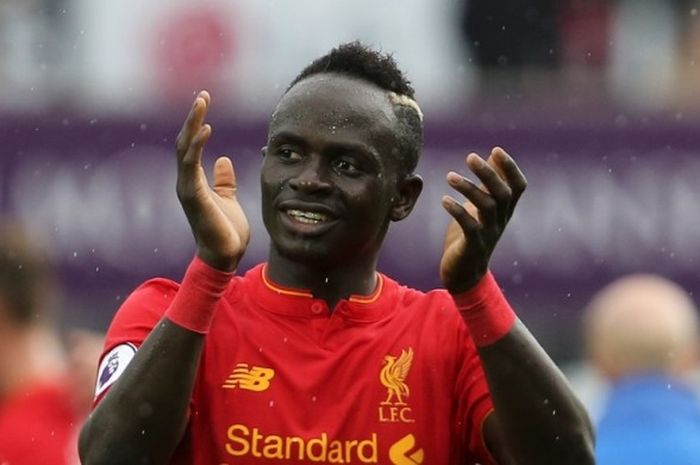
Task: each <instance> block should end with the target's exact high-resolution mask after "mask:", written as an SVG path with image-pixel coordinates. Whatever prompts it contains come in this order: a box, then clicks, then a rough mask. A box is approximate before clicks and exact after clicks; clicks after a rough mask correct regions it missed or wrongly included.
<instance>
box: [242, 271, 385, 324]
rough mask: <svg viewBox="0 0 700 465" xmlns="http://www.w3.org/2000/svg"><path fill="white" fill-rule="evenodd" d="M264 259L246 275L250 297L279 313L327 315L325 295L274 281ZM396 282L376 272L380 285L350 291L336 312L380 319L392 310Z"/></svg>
mask: <svg viewBox="0 0 700 465" xmlns="http://www.w3.org/2000/svg"><path fill="white" fill-rule="evenodd" d="M266 268H267V264H266V263H263V264H260V265H258V266H256V267H254V268H252V269H251V270H250V271H248V272H247V273H246V276H245V279H246V281H248V282H249V283H250V285H251V286H252V289H253V292H252V294H251V297H252V299H253V301H254V302H255V303H257V304H258V305H259V306H261V307H262V308H263V309H265V310H267V311H270V312H273V313H277V314H280V315H287V316H294V317H306V318H328V317H329V316H330V314H331V312H330V311H329V309H328V306H327V305H326V302H325V301H324V300H323V299H317V298H315V297H314V296H313V294H312V293H311V291H310V290H308V289H295V288H289V287H285V286H282V285H280V284H278V283H275V282H274V281H272V280H271V279H270V278H269V277H268V276H267V274H266ZM397 287H398V286H397V284H396V282H395V281H393V280H392V279H390V278H388V277H387V276H385V275H383V274H381V273H377V285H376V287H375V289H374V291H373V292H372V294H370V295H351V296H350V297H348V298H347V299H342V300H341V301H340V302H338V304H337V305H336V307H335V309H334V310H333V314H337V315H340V316H341V317H342V318H345V319H347V320H351V321H357V322H372V321H377V320H379V319H380V318H381V317H382V316H383V315H384V314H386V313H388V312H389V311H390V308H391V307H392V305H391V304H390V303H391V301H392V299H393V295H395V294H396V289H397Z"/></svg>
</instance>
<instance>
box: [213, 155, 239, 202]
mask: <svg viewBox="0 0 700 465" xmlns="http://www.w3.org/2000/svg"><path fill="white" fill-rule="evenodd" d="M236 188H237V186H236V172H235V171H234V170H233V162H231V159H230V158H229V157H226V156H222V157H219V158H218V159H217V160H216V163H215V164H214V185H213V189H214V192H216V193H217V194H218V195H219V196H220V197H225V198H230V199H232V198H234V197H236Z"/></svg>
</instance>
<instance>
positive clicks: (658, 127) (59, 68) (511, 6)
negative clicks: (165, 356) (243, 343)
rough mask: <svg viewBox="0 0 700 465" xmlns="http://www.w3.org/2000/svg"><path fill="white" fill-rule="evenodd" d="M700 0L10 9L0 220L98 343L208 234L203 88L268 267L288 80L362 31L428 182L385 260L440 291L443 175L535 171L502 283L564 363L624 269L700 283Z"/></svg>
mask: <svg viewBox="0 0 700 465" xmlns="http://www.w3.org/2000/svg"><path fill="white" fill-rule="evenodd" d="M699 8H700V2H699V1H697V0H617V1H613V0H518V1H515V0H500V1H495V0H471V1H466V2H461V1H458V0H438V1H435V0H402V1H401V2H399V1H394V0H387V1H382V2H376V1H370V0H353V1H334V2H327V1H322V0H296V1H294V2H272V1H263V0H236V1H224V0H219V1H213V0H212V1H209V0H207V1H202V2H191V1H182V0H168V1H165V0H158V1H151V2H137V1H135V0H123V1H121V2H106V1H101V0H2V1H1V2H0V209H1V213H2V214H3V215H5V216H10V217H13V218H15V219H16V220H18V221H19V222H21V223H23V224H24V225H25V226H26V227H27V228H28V230H29V231H30V232H31V234H32V235H33V236H34V237H37V238H38V240H39V241H40V242H41V243H42V244H44V246H45V247H47V248H48V249H49V251H50V255H51V258H52V260H53V262H54V263H55V265H56V268H57V269H58V272H59V276H60V289H61V298H60V299H57V300H55V302H54V304H53V305H54V306H56V307H57V309H58V313H59V315H60V321H61V324H62V325H63V326H64V327H66V328H86V329H92V330H97V331H104V330H105V329H106V327H107V325H108V323H109V321H110V319H111V317H112V315H113V314H114V312H115V311H116V309H117V308H118V306H119V305H120V303H121V302H122V301H123V300H124V298H125V297H126V296H127V295H128V294H129V292H130V291H131V290H132V289H133V288H134V287H135V286H136V285H138V284H139V283H140V282H141V281H143V280H144V279H146V278H148V277H151V276H155V275H161V276H168V277H171V278H174V279H180V277H181V275H182V273H183V271H184V269H185V266H186V264H187V263H188V261H189V260H190V258H191V257H192V255H193V250H194V246H193V241H192V238H191V235H190V232H189V228H188V226H187V223H186V220H185V217H184V215H183V214H182V213H181V211H180V208H179V205H178V203H177V199H176V196H175V188H174V179H175V163H174V150H173V147H174V139H175V136H176V134H177V132H178V130H179V127H180V124H181V121H182V120H183V118H184V116H185V114H186V113H187V111H188V108H189V105H190V103H191V100H192V98H193V96H194V94H195V93H196V91H198V90H199V89H202V88H206V89H209V90H210V91H211V93H212V95H213V109H212V113H211V114H210V117H209V120H210V122H211V124H212V125H213V128H214V134H213V137H212V140H211V142H210V144H209V146H208V155H207V157H208V160H209V162H211V161H213V159H214V157H215V156H217V155H220V154H222V153H225V154H228V155H230V156H232V157H233V159H234V162H235V163H236V166H237V172H238V178H239V182H240V184H241V188H240V195H241V197H242V203H243V205H244V207H245V209H246V211H247V214H248V216H249V219H250V220H251V224H252V227H253V238H252V243H251V246H250V249H249V252H248V253H247V255H246V258H245V262H244V265H243V268H247V267H249V266H250V265H252V264H254V263H257V262H258V261H260V260H263V259H264V258H265V255H266V250H267V234H266V232H265V230H264V228H263V226H262V222H261V219H260V214H259V210H260V201H259V196H260V195H259V187H258V169H259V166H260V162H261V157H260V148H261V147H262V146H263V145H264V143H265V138H266V124H267V119H268V117H269V115H270V114H271V112H272V110H273V108H274V106H275V103H276V101H277V100H278V99H279V97H280V96H281V94H282V92H283V91H284V89H285V88H286V86H287V84H288V82H289V81H290V80H291V79H292V78H293V77H294V76H295V75H296V74H297V73H298V72H299V71H300V70H301V68H303V67H304V66H305V65H306V64H307V63H308V62H310V61H311V60H312V59H314V58H315V57H317V56H319V55H321V54H323V53H325V52H326V51H327V50H329V49H330V48H332V47H333V46H335V45H337V44H339V43H341V42H344V41H350V40H355V39H360V40H362V41H364V42H367V43H369V44H372V45H374V46H376V47H378V48H380V49H382V50H384V51H387V52H392V53H394V56H395V58H396V59H397V61H398V62H399V64H400V66H401V67H402V68H404V69H405V71H406V72H407V74H408V76H409V78H410V79H411V80H412V81H413V83H414V85H415V88H416V92H417V97H418V101H419V103H420V105H421V107H422V108H423V111H424V113H425V148H424V153H423V158H422V160H421V163H420V166H419V172H420V173H421V174H422V175H423V177H424V179H425V181H426V189H425V191H424V194H423V196H422V198H421V200H420V202H419V204H418V207H417V209H416V211H415V212H414V213H413V214H412V216H411V217H410V218H409V219H408V220H406V221H405V222H403V223H402V224H397V225H394V227H393V230H392V231H391V232H390V236H389V238H388V240H387V243H386V247H385V251H384V255H383V257H382V264H381V268H382V270H383V271H385V272H387V273H389V274H391V275H393V276H395V277H397V278H398V279H399V280H401V281H403V282H405V283H407V284H409V285H412V286H415V287H418V288H421V289H429V288H433V287H436V286H439V281H438V277H437V269H438V261H439V258H440V253H441V245H442V235H443V231H444V228H445V226H446V224H447V222H448V217H447V214H446V213H445V212H444V211H443V209H442V208H441V206H440V197H441V196H442V195H443V194H445V193H447V192H448V191H449V189H448V188H447V186H446V184H445V182H444V175H445V173H446V172H447V171H448V170H449V169H457V170H461V171H463V172H464V167H465V166H464V157H465V156H466V155H467V154H468V153H469V152H471V151H477V152H479V153H481V154H486V153H487V151H488V150H489V149H490V148H491V147H492V146H494V145H501V146H503V147H505V148H506V150H508V151H509V152H510V153H511V154H512V155H514V156H515V157H516V158H517V160H518V161H519V163H520V164H521V165H522V168H523V171H524V172H525V174H526V175H527V177H528V179H529V188H528V191H527V192H526V194H525V195H524V197H523V198H522V200H521V204H520V205H519V208H518V209H517V211H516V214H515V217H514V218H513V220H512V222H511V225H510V226H509V230H508V231H507V233H506V235H505V236H504V237H503V239H502V243H501V244H500V245H499V247H498V249H497V253H496V255H495V257H494V259H493V269H494V271H495V273H496V275H497V277H498V278H499V281H500V282H501V284H502V285H503V286H504V287H505V289H506V292H507V295H508V297H509V299H510V300H511V301H512V303H513V304H514V306H515V308H516V309H517V311H518V313H519V315H520V316H521V318H522V319H523V320H524V321H525V322H526V323H527V324H528V326H529V327H530V328H531V330H532V331H533V333H535V335H536V336H537V337H538V339H539V340H540V341H541V343H542V344H543V345H544V347H545V348H546V349H547V350H548V351H549V353H550V354H551V355H552V356H553V357H554V358H555V360H556V361H557V362H558V363H560V364H562V365H569V364H571V363H573V362H576V361H577V360H579V359H580V358H581V357H582V343H581V342H582V341H581V339H582V337H581V315H582V310H583V308H584V307H585V305H586V303H587V302H588V300H589V299H590V298H591V296H592V295H593V293H594V292H595V291H596V290H597V289H599V288H600V287H601V286H602V285H604V284H605V283H607V282H609V281H611V280H612V279H614V278H616V277H619V276H621V275H624V274H626V273H630V272H649V271H654V272H656V273H660V274H663V275H665V276H667V277H669V278H671V279H673V280H675V281H676V282H678V283H680V284H681V285H683V286H684V288H685V289H686V290H687V291H688V292H689V293H690V296H691V298H692V299H694V300H695V301H696V302H697V292H698V290H699V286H700V214H698V205H700V188H699V187H698V185H697V184H698V179H699V178H700V158H699V157H698V155H700V135H699V132H700V92H698V82H699V81H698V79H699V78H700V21H699V19H698V9H699Z"/></svg>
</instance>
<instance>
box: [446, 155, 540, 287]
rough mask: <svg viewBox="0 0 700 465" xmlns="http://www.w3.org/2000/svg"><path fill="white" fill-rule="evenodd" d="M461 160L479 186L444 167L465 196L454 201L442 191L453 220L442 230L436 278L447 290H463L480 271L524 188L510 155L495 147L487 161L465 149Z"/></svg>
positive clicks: (450, 183) (520, 174) (483, 270)
mask: <svg viewBox="0 0 700 465" xmlns="http://www.w3.org/2000/svg"><path fill="white" fill-rule="evenodd" d="M466 162H467V166H468V167H469V169H470V170H471V171H472V172H473V173H474V174H475V175H476V176H477V177H478V178H479V180H480V181H481V185H480V186H477V185H476V184H474V183H473V182H471V181H470V180H468V179H467V178H465V177H464V176H461V175H460V174H458V173H456V172H454V171H450V172H449V173H448V174H447V183H448V184H449V185H450V186H451V187H452V188H453V189H455V190H456V191H457V192H459V193H460V194H462V195H463V196H464V197H466V199H467V200H466V202H464V203H460V202H458V201H457V200H455V199H454V198H452V197H450V196H447V195H446V196H444V197H443V198H442V206H443V207H444V208H445V210H447V212H448V213H449V214H450V215H452V217H453V218H454V221H452V222H451V223H450V225H449V226H448V228H447V234H446V235H445V245H444V249H443V254H442V259H441V260H440V280H441V281H442V284H443V286H444V287H445V288H446V289H447V290H448V291H449V292H450V293H452V294H458V293H461V292H464V291H467V290H468V289H470V288H472V287H473V286H474V285H475V284H476V283H478V282H479V280H480V279H481V278H482V277H483V276H484V274H485V273H486V271H487V269H488V264H489V259H490V258H491V254H492V253H493V250H494V248H495V247H496V243H498V239H499V238H500V237H501V234H503V231H504V230H505V227H506V224H508V220H510V217H511V216H512V215H513V211H514V209H515V205H516V204H517V202H518V199H519V198H520V196H521V195H522V193H523V192H524V191H525V188H526V187H527V180H526V179H525V176H524V175H523V173H522V172H521V171H520V168H518V165H517V164H516V163H515V160H513V158H511V156H510V155H508V154H507V153H506V152H505V151H504V150H503V149H502V148H500V147H495V148H494V149H493V150H492V151H491V155H490V156H489V158H488V160H484V159H482V158H481V157H480V156H479V155H477V154H476V153H471V154H469V156H467V160H466Z"/></svg>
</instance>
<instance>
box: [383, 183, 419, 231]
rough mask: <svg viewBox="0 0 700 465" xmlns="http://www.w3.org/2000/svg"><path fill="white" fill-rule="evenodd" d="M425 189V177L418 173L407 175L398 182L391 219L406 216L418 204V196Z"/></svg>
mask: <svg viewBox="0 0 700 465" xmlns="http://www.w3.org/2000/svg"><path fill="white" fill-rule="evenodd" d="M422 190H423V178H421V177H420V176H418V175H417V174H411V175H409V176H406V177H405V178H403V179H402V180H401V181H399V184H398V192H397V196H396V197H395V198H394V203H393V205H392V207H391V212H390V215H389V217H390V218H391V221H401V220H402V219H404V218H406V217H407V216H408V214H409V213H411V211H412V210H413V207H415V206H416V202H417V201H418V196H419V195H420V193H421V191H422Z"/></svg>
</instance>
